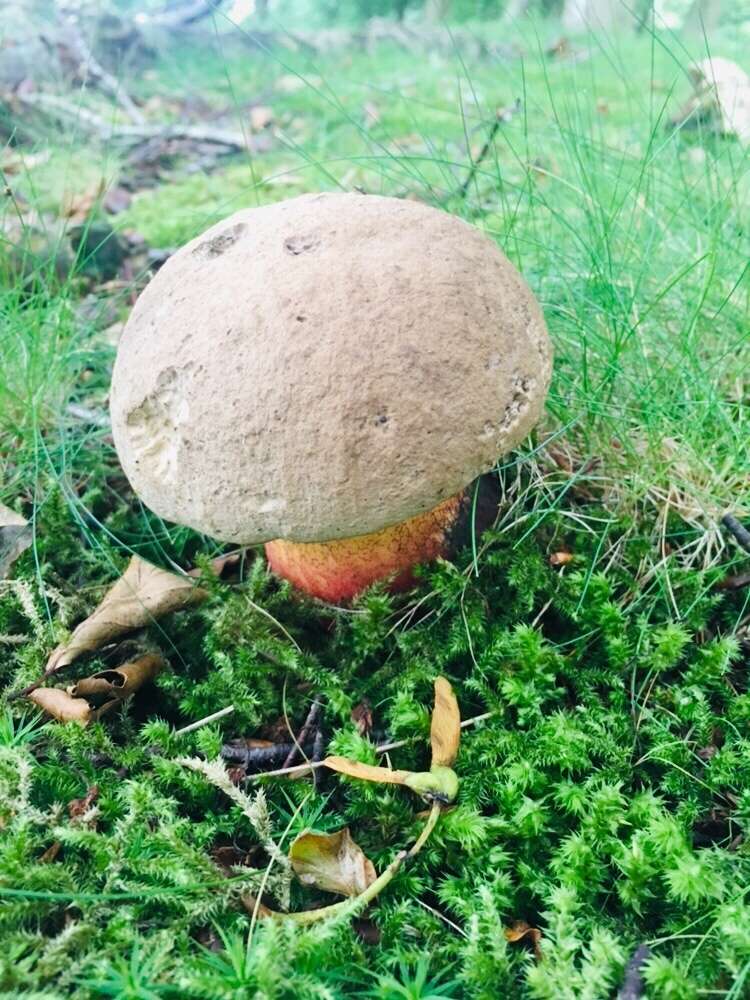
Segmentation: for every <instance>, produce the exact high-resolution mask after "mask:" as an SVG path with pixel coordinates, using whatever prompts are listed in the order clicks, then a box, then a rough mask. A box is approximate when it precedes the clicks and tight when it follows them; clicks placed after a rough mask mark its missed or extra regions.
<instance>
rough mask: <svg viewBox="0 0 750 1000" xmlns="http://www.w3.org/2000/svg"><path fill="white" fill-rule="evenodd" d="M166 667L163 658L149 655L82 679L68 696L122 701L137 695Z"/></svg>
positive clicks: (69, 691)
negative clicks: (140, 689) (137, 692)
mask: <svg viewBox="0 0 750 1000" xmlns="http://www.w3.org/2000/svg"><path fill="white" fill-rule="evenodd" d="M165 666H166V664H165V662H164V660H163V659H162V658H161V656H156V655H154V654H153V653H147V654H146V655H145V656H139V657H138V659H137V660H131V661H130V662H129V663H123V664H122V665H121V666H119V667H115V668H114V669H112V670H100V671H99V672H98V673H96V674H92V675H91V677H84V678H82V679H81V680H80V681H78V682H77V683H76V684H73V685H71V686H70V687H69V688H68V694H70V695H72V696H73V697H74V698H88V699H92V698H93V699H96V700H98V699H100V698H104V699H105V700H106V701H109V700H110V699H112V698H116V699H118V700H120V701H122V700H124V699H125V698H129V697H130V696H131V695H132V694H135V692H136V691H137V690H138V688H140V687H142V686H143V685H144V684H145V683H147V681H152V680H153V679H154V677H156V675H157V674H158V673H159V672H160V671H161V670H163V668H164V667H165Z"/></svg>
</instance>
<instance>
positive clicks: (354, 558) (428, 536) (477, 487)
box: [266, 475, 498, 604]
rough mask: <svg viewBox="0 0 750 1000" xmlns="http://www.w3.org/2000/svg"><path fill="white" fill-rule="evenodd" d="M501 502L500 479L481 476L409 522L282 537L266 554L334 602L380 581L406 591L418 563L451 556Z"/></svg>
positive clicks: (283, 572)
mask: <svg viewBox="0 0 750 1000" xmlns="http://www.w3.org/2000/svg"><path fill="white" fill-rule="evenodd" d="M497 505H498V481H497V477H496V476H494V475H485V476H480V478H479V479H477V480H476V481H475V482H474V483H472V484H471V485H470V486H467V487H466V489H464V490H462V491H461V492H460V493H458V494H456V496H454V497H450V498H449V499H448V500H444V501H443V502H442V503H440V504H438V506H437V507H434V508H433V509H432V510H429V511H426V512H425V513H424V514H417V515H416V517H412V518H410V519H409V520H408V521H401V522H400V523H399V524H394V525H391V526H390V527H388V528H383V529H382V530H381V531H375V532H372V533H371V534H367V535H358V536H357V537H356V538H343V539H338V540H335V541H330V542H290V541H286V540H284V539H281V538H277V539H275V540H274V541H272V542H267V543H266V557H267V559H268V563H269V565H270V567H271V569H272V570H273V571H274V573H276V574H277V575H278V576H281V577H284V579H286V580H289V581H290V582H291V583H293V584H294V585H295V586H296V587H299V589H300V590H303V591H305V592H306V593H307V594H310V595H311V596H312V597H318V598H320V599H321V600H324V601H329V602H331V603H332V604H340V603H342V602H347V601H350V600H351V599H352V598H353V597H356V596H357V594H360V593H361V592H362V591H363V590H365V589H366V588H367V587H369V586H371V584H373V583H376V582H377V581H378V580H389V581H390V582H389V588H388V589H389V590H391V591H400V590H407V589H408V588H409V587H411V586H412V585H413V584H414V572H413V570H414V567H415V566H416V565H418V564H420V563H428V562H433V561H434V560H435V559H439V558H443V559H448V558H450V557H451V556H452V555H453V554H454V553H455V552H456V551H458V549H460V548H461V547H462V546H463V545H465V544H466V543H467V542H468V541H469V540H470V539H471V537H472V534H477V535H479V534H481V532H482V531H483V530H484V529H485V528H486V527H488V526H489V525H490V524H491V523H492V522H493V521H494V519H495V515H496V514H497Z"/></svg>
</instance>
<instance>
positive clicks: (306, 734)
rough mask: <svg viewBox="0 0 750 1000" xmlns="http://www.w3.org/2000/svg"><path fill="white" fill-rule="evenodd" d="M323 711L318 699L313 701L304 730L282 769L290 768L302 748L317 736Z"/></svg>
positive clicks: (301, 731)
mask: <svg viewBox="0 0 750 1000" xmlns="http://www.w3.org/2000/svg"><path fill="white" fill-rule="evenodd" d="M322 711H323V704H322V702H320V701H319V700H318V699H317V698H315V699H313V703H312V705H310V711H309V712H308V713H307V718H306V719H305V721H304V723H303V725H302V729H300V731H299V736H298V737H297V739H296V740H295V741H294V743H293V744H292V749H291V750H290V751H289V753H288V754H287V756H286V759H285V760H284V763H283V764H282V765H281V766H282V767H290V766H291V765H292V764H293V763H294V761H295V759H296V757H297V753H298V752H299V750H300V748H301V747H303V746H304V745H305V744H306V743H308V742H309V740H310V738H311V737H312V736H314V735H316V734H317V731H318V720H319V719H320V714H321V712H322Z"/></svg>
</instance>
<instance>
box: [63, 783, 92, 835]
mask: <svg viewBox="0 0 750 1000" xmlns="http://www.w3.org/2000/svg"><path fill="white" fill-rule="evenodd" d="M98 798H99V786H98V785H92V786H91V788H89V789H88V790H87V791H86V794H85V795H84V797H83V798H82V799H71V800H70V802H69V803H68V815H69V816H70V818H71V819H72V820H79V819H82V818H83V817H84V816H85V815H86V813H87V812H88V811H89V809H91V807H92V806H93V804H94V803H95V802H96V800H97V799H98ZM90 825H91V826H92V827H95V826H96V819H93V820H91V821H90Z"/></svg>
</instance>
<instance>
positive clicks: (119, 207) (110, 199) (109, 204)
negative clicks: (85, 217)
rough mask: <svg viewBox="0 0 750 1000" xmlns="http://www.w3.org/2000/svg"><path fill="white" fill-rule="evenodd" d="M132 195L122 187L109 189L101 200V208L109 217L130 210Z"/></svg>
mask: <svg viewBox="0 0 750 1000" xmlns="http://www.w3.org/2000/svg"><path fill="white" fill-rule="evenodd" d="M132 200H133V195H132V194H131V193H130V191H128V189H127V188H124V187H119V186H117V185H116V186H115V187H111V188H110V189H109V190H108V191H107V193H106V194H105V195H104V198H103V199H102V208H103V209H104V211H105V212H109V214H110V215H119V214H120V212H124V211H125V209H126V208H130V203H131V202H132Z"/></svg>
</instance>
